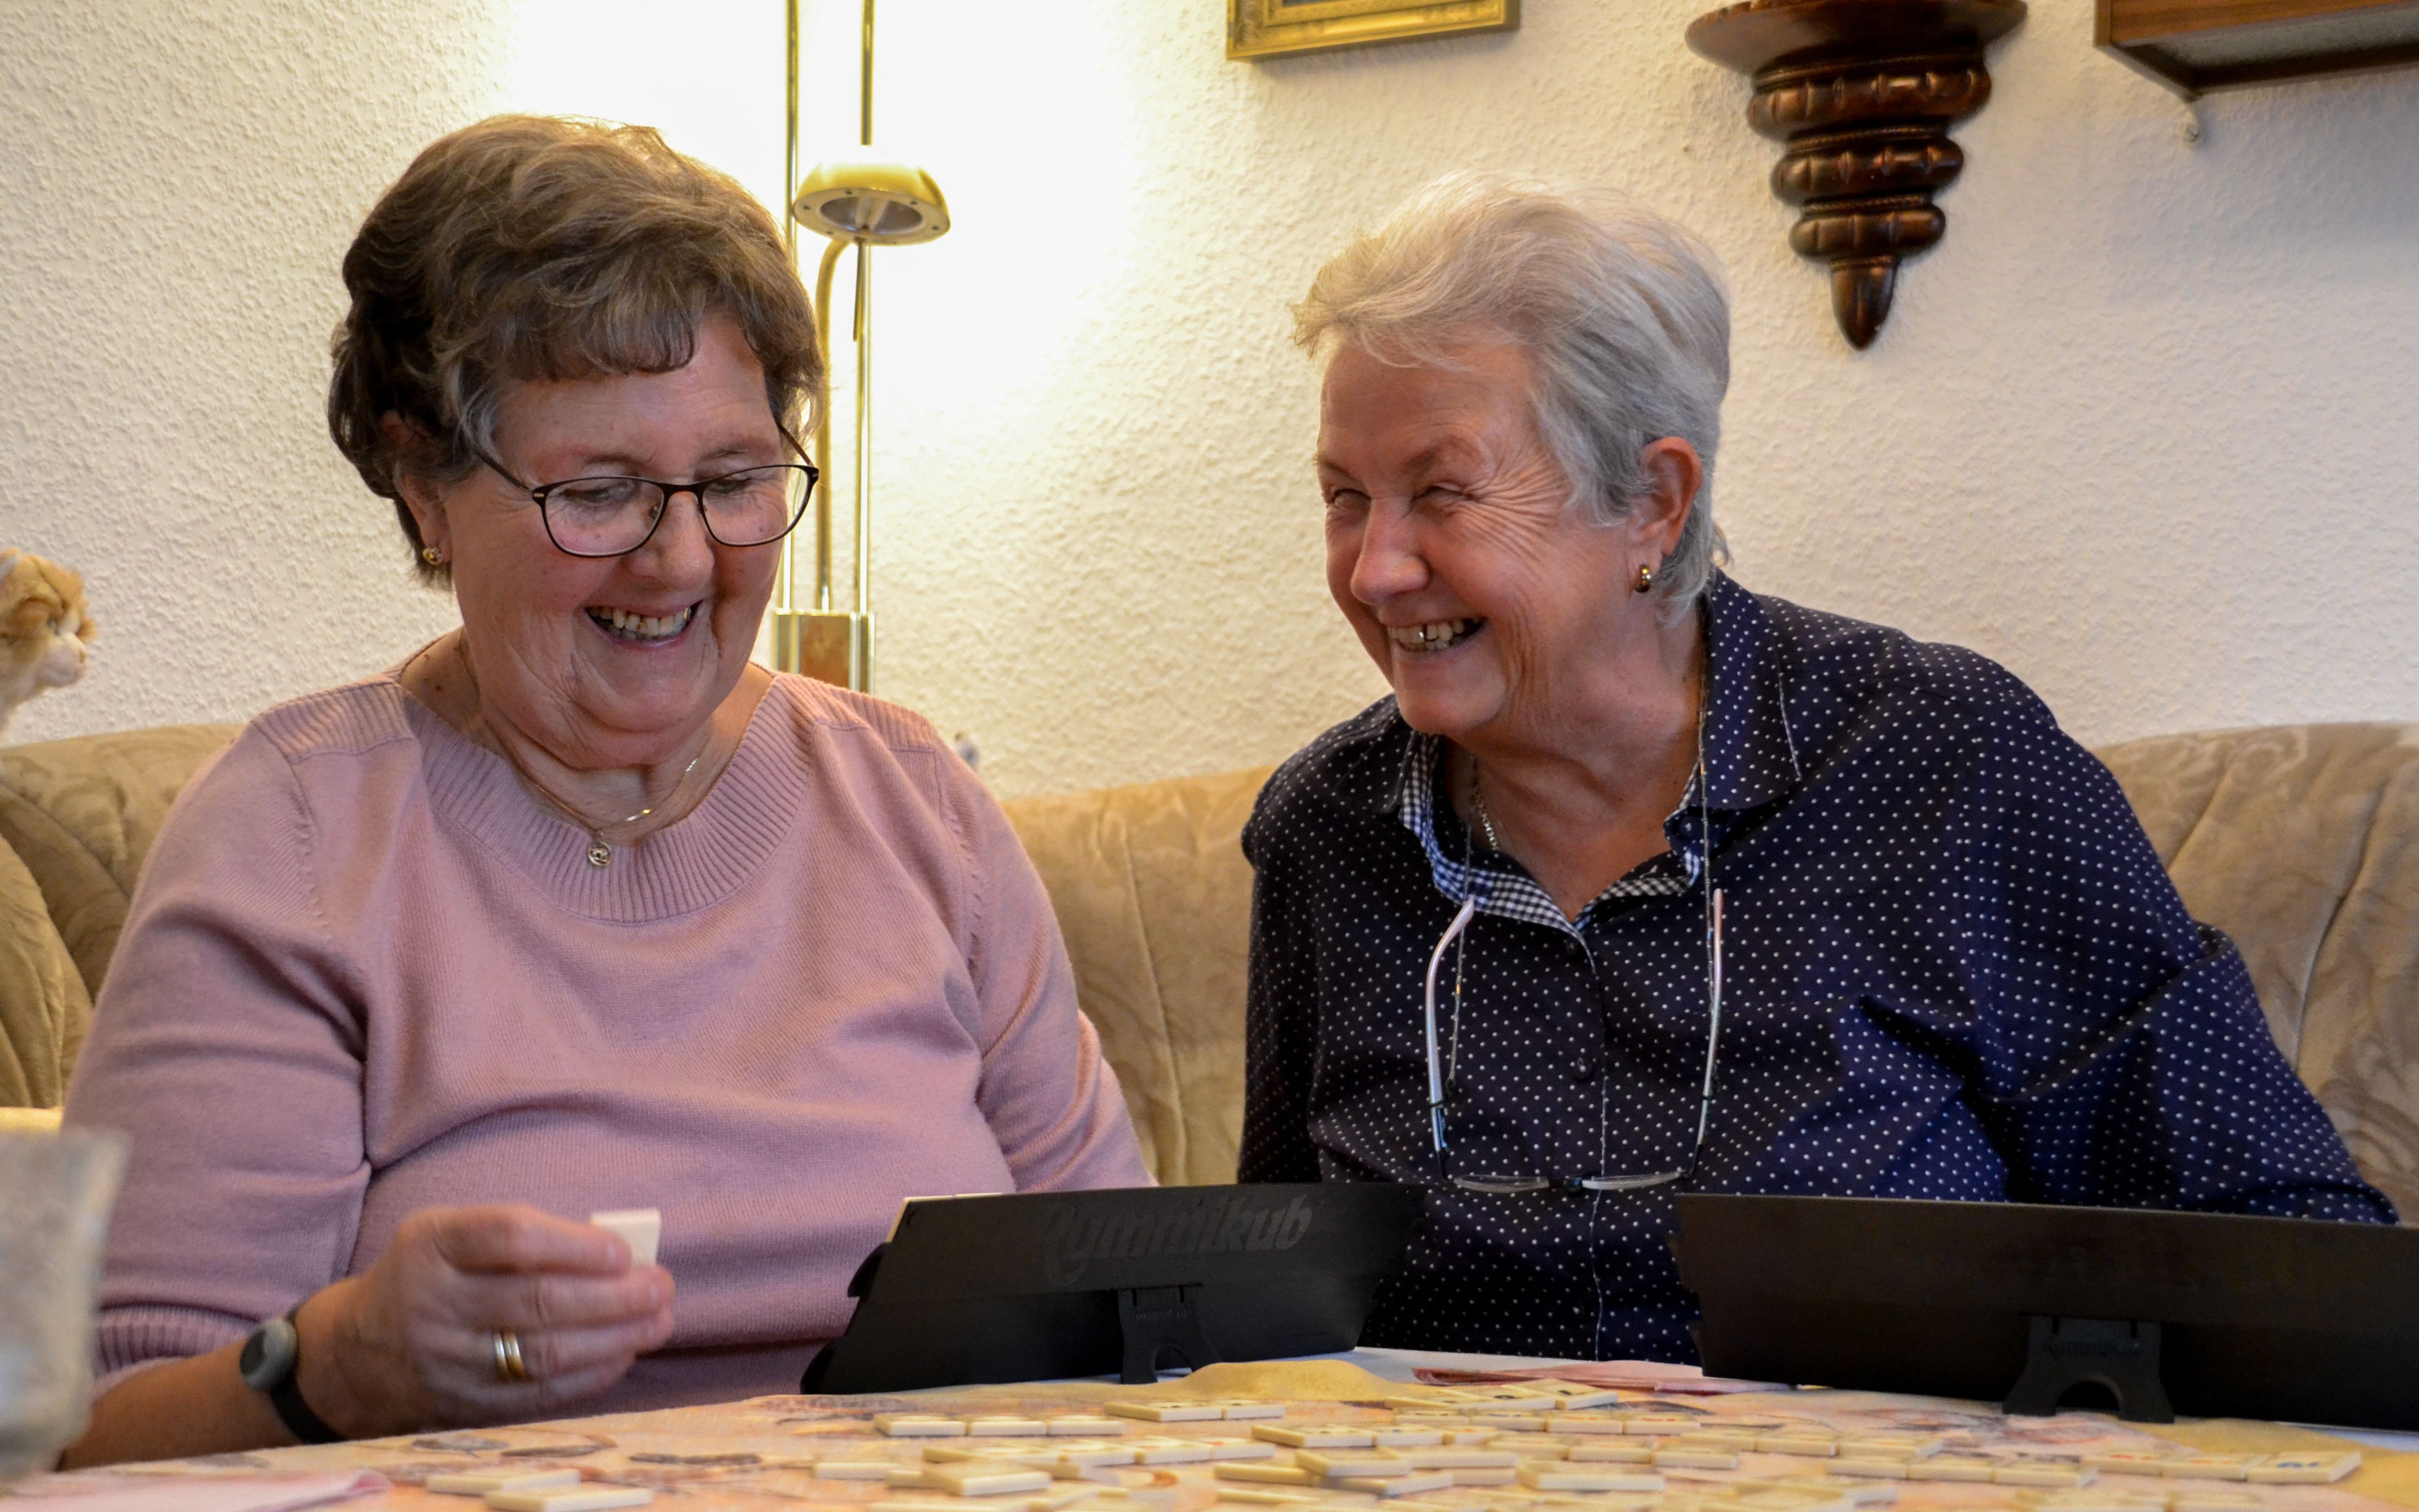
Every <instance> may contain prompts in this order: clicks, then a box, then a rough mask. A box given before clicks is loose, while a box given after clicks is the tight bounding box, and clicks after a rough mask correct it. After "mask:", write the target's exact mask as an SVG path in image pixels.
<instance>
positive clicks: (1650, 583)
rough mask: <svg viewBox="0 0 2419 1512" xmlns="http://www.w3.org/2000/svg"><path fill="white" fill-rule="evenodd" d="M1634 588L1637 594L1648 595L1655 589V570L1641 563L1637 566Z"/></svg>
mask: <svg viewBox="0 0 2419 1512" xmlns="http://www.w3.org/2000/svg"><path fill="white" fill-rule="evenodd" d="M1636 587H1637V590H1638V592H1640V593H1641V594H1644V593H1650V592H1652V591H1653V590H1654V587H1655V569H1654V568H1653V567H1650V566H1648V565H1647V564H1646V563H1643V562H1641V563H1639V564H1638V582H1637V584H1636Z"/></svg>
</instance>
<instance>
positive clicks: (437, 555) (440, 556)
mask: <svg viewBox="0 0 2419 1512" xmlns="http://www.w3.org/2000/svg"><path fill="white" fill-rule="evenodd" d="M420 560H421V561H423V562H425V563H428V564H429V565H430V566H432V567H441V566H443V565H445V556H444V553H442V552H440V551H439V550H438V549H437V548H435V547H433V546H424V547H422V548H420Z"/></svg>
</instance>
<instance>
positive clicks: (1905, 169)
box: [1688, 0, 2025, 348]
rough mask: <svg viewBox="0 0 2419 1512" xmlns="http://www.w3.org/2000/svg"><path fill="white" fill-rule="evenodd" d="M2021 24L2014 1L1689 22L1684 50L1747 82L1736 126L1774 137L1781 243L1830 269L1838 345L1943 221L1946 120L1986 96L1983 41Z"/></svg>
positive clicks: (1735, 13)
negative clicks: (1784, 239)
mask: <svg viewBox="0 0 2419 1512" xmlns="http://www.w3.org/2000/svg"><path fill="white" fill-rule="evenodd" d="M2024 19H2025V0H1743V3H1741V4H1738V5H1732V6H1725V7H1723V8H1721V9H1719V10H1717V11H1714V12H1712V13H1711V14H1709V15H1704V16H1700V17H1698V18H1697V20H1696V21H1695V22H1693V23H1690V25H1689V27H1688V45H1689V46H1690V47H1691V48H1693V49H1695V50H1696V51H1697V52H1698V53H1700V54H1703V55H1704V56H1706V57H1709V58H1711V59H1713V60H1714V61H1715V62H1717V63H1720V64H1724V65H1726V66H1728V67H1730V68H1733V69H1738V70H1739V71H1740V72H1742V73H1746V74H1749V75H1751V76H1752V77H1753V79H1754V81H1755V97H1754V99H1752V100H1749V103H1748V108H1747V118H1748V124H1749V126H1752V127H1753V128H1754V129H1755V130H1756V131H1758V132H1760V133H1762V134H1763V135H1764V136H1768V137H1771V138H1773V139H1775V140H1777V141H1780V142H1782V143H1785V144H1786V150H1785V152H1784V153H1783V155H1782V157H1781V160H1780V163H1779V164H1778V165H1777V166H1776V167H1774V169H1773V170H1772V192H1773V193H1775V194H1777V195H1779V196H1780V199H1781V201H1782V202H1783V203H1784V204H1789V205H1795V206H1797V207H1799V208H1800V212H1799V214H1798V217H1797V224H1795V225H1794V226H1792V227H1791V228H1790V231H1789V245H1790V246H1791V247H1792V248H1794V249H1795V251H1796V253H1797V255H1799V256H1801V257H1806V258H1810V259H1811V260H1813V261H1816V262H1823V263H1828V264H1829V265H1830V269H1831V313H1832V314H1833V315H1834V316H1838V317H1839V321H1840V329H1841V332H1845V333H1846V335H1847V338H1848V342H1849V345H1851V346H1854V347H1859V348H1862V347H1866V346H1869V345H1871V344H1872V339H1873V337H1874V335H1875V334H1876V333H1877V332H1880V330H1881V328H1882V322H1883V321H1884V320H1886V319H1887V318H1888V317H1889V308H1890V295H1891V293H1892V292H1893V290H1894V289H1895V288H1896V286H1897V282H1898V266H1899V263H1900V261H1901V259H1903V258H1905V257H1909V256H1912V255H1915V254H1917V253H1918V252H1921V251H1923V250H1924V249H1925V248H1927V247H1930V246H1931V245H1932V244H1933V243H1934V242H1936V241H1938V240H1939V239H1940V237H1941V233H1942V232H1944V231H1946V230H1947V229H1948V227H1949V218H1948V216H1947V215H1945V214H1943V213H1942V212H1941V210H1940V208H1938V207H1937V206H1935V205H1934V204H1933V203H1932V196H1933V195H1934V193H1938V192H1939V191H1940V190H1942V189H1944V188H1946V187H1947V186H1948V185H1949V182H1950V181H1951V180H1953V179H1954V178H1956V177H1957V174H1958V170H1960V169H1962V168H1963V167H1964V165H1965V154H1964V152H1963V151H1962V150H1960V149H1959V147H1958V146H1957V144H1956V143H1954V142H1951V141H1950V140H1949V123H1950V122H1951V121H1955V120H1960V119H1963V118H1964V117H1965V116H1971V115H1972V114H1974V112H1976V111H1978V110H1980V109H1981V108H1982V106H1983V104H1984V103H1985V102H1986V101H1988V100H1990V98H1991V73H1990V69H1987V68H1985V67H1984V66H1983V59H1982V53H1983V49H1984V48H1986V47H1988V46H1989V45H1990V44H1991V43H1992V42H1994V41H1996V40H1997V39H1999V38H2001V37H2004V36H2006V35H2007V34H2008V33H2009V32H2010V31H2011V30H2013V29H2014V28H2015V25H2016V23H2018V22H2021V21H2023V20H2024Z"/></svg>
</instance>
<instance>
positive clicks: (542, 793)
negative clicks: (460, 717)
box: [497, 741, 705, 867]
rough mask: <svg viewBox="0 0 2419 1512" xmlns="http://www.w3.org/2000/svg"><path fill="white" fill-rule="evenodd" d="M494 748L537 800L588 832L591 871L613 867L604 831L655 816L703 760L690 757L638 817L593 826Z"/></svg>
mask: <svg viewBox="0 0 2419 1512" xmlns="http://www.w3.org/2000/svg"><path fill="white" fill-rule="evenodd" d="M497 747H498V748H499V749H501V750H503V752H504V760H505V761H506V762H509V763H510V764H512V768H513V770H514V771H516V772H517V773H519V774H520V778H521V780H522V781H524V782H526V783H528V784H529V785H530V787H531V789H532V791H534V792H535V793H536V794H537V795H538V796H539V797H541V798H544V799H545V800H546V801H547V802H548V803H550V804H553V805H554V806H555V808H556V809H557V810H560V811H561V812H562V815H563V816H564V817H565V818H567V819H569V820H570V821H571V822H572V823H573V824H575V825H578V826H579V827H580V828H582V829H584V830H586V831H588V864H589V865H590V866H593V867H608V866H611V865H612V864H613V847H612V846H611V845H610V844H609V843H608V842H607V841H606V839H605V831H607V830H609V829H616V828H619V827H621V826H622V825H635V824H637V823H638V822H639V820H641V819H644V818H645V817H647V815H649V814H651V813H654V812H655V810H658V809H660V808H662V807H663V806H664V805H665V804H667V803H670V802H671V801H672V795H674V794H677V793H678V792H680V790H681V784H682V783H684V782H686V781H687V780H688V775H689V773H691V772H694V771H696V770H697V764H698V763H700V762H701V761H703V760H705V752H703V751H699V752H698V753H697V754H696V755H694V756H692V757H690V758H689V759H688V764H687V765H686V766H684V767H682V768H681V774H680V776H678V777H676V778H674V779H672V785H671V788H670V791H668V792H667V793H665V794H664V795H663V796H662V797H660V798H657V799H656V800H655V802H653V803H651V804H649V805H647V806H646V807H645V808H643V809H641V810H639V811H638V812H637V813H634V814H632V815H630V816H629V817H628V818H626V819H610V820H608V821H606V822H605V823H604V824H601V825H592V824H590V823H589V822H588V821H587V820H586V819H585V818H583V817H581V815H580V812H579V810H577V809H575V808H573V807H572V806H571V805H569V804H567V803H565V802H563V801H562V799H561V798H560V797H557V796H556V795H555V792H554V790H553V789H552V788H549V787H547V785H546V784H545V783H543V782H541V781H539V780H538V779H537V778H536V777H535V776H534V775H533V774H532V773H531V771H530V769H529V768H528V767H526V766H523V765H522V764H520V758H518V757H516V756H515V755H514V754H513V753H512V751H511V750H510V748H506V747H504V745H503V743H502V742H501V741H499V742H497Z"/></svg>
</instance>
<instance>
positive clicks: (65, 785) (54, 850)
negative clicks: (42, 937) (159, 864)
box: [0, 725, 236, 1040]
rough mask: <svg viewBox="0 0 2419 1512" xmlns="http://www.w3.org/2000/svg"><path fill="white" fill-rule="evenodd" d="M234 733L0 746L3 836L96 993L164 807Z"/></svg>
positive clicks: (196, 731) (160, 733) (177, 728)
mask: <svg viewBox="0 0 2419 1512" xmlns="http://www.w3.org/2000/svg"><path fill="white" fill-rule="evenodd" d="M235 736H236V727H235V726H234V725H167V726H162V727H161V728H159V729H156V730H125V731H119V732H117V733H113V734H105V735H83V736H79V737H78V738H76V739H73V740H53V741H47V742H43V743H41V744H39V745H32V746H11V747H8V748H6V749H5V750H0V843H5V844H6V845H8V847H10V848H11V849H13V850H15V851H16V853H17V856H18V857H19V859H21V860H23V862H24V863H25V869H26V870H27V871H28V872H32V873H33V874H34V878H35V880H36V881H37V882H39V884H40V885H41V888H42V895H43V897H44V899H45V900H46V902H47V903H48V904H49V908H50V916H51V922H52V924H53V925H54V927H55V928H56V929H57V931H58V937H59V938H60V939H61V940H62V941H64V942H65V943H66V945H67V949H68V952H69V955H71V956H73V957H74V958H75V964H76V967H77V969H78V970H79V971H80V972H81V973H82V974H83V977H84V986H85V992H86V993H88V994H89V995H91V996H94V997H98V996H100V983H101V979H102V978H103V977H104V976H106V975H107V974H108V970H109V953H110V952H111V951H112V950H114V949H116V948H117V932H118V930H119V929H121V928H123V927H124V925H125V923H126V904H127V901H128V900H129V899H130V898H131V896H132V895H133V892H134V879H135V876H136V874H137V873H138V872H141V871H142V869H143V857H144V856H147V855H149V854H150V851H151V841H152V839H153V837H155V836H157V835H158V834H159V833H160V822H161V821H162V820H163V819H165V818H167V817H168V806H169V805H170V804H172V803H174V802H176V801H177V794H178V793H179V792H181V791H183V789H184V786H185V784H186V782H187V781H189V780H191V779H192V778H193V773H194V772H195V771H196V770H198V769H199V768H200V767H201V764H203V763H204V762H205V761H207V760H208V759H209V758H210V757H211V756H213V755H215V754H217V753H218V751H219V750H220V749H221V748H223V747H224V746H225V745H226V744H227V742H229V741H231V740H233V739H234V738H235ZM77 1037H78V1039H79V1040H81V1038H82V1031H81V1028H79V1030H78V1035H77Z"/></svg>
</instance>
